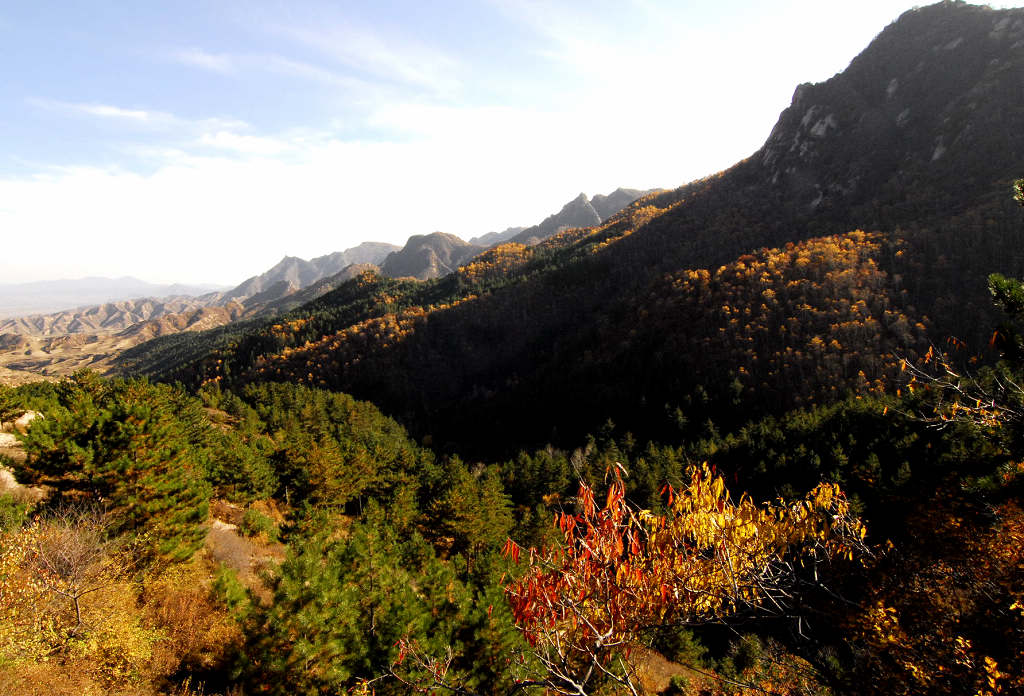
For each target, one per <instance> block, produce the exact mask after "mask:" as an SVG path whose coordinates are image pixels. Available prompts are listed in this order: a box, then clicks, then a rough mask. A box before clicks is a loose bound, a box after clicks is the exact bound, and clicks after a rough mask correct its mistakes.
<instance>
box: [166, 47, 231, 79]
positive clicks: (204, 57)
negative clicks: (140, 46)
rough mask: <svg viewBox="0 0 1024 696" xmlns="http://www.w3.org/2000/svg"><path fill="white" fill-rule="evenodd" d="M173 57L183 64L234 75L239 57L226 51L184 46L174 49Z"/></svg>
mask: <svg viewBox="0 0 1024 696" xmlns="http://www.w3.org/2000/svg"><path fill="white" fill-rule="evenodd" d="M171 58H173V59H174V60H175V61H177V62H179V63H182V64H183V65H188V66H191V67H194V68H201V69H202V70H207V71H209V72H215V73H220V74H222V75H232V74H234V73H235V72H237V69H238V65H237V63H238V59H237V57H235V56H231V55H228V54H226V53H210V52H208V51H204V50H202V49H201V48H183V49H180V50H177V51H174V52H173V53H172V54H171Z"/></svg>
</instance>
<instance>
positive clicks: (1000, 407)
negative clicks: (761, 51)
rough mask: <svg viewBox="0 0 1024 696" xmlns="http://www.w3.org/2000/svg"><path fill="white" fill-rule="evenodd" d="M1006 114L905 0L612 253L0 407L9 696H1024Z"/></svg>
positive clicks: (503, 275) (942, 16)
mask: <svg viewBox="0 0 1024 696" xmlns="http://www.w3.org/2000/svg"><path fill="white" fill-rule="evenodd" d="M1021 90H1024V10H999V11H997V10H991V9H988V8H981V7H974V6H969V5H964V4H962V3H941V4H939V5H934V6H931V7H926V8H921V9H916V10H912V11H910V12H908V13H906V14H905V15H904V16H903V17H901V18H900V19H899V20H898V21H897V22H895V23H894V24H892V25H890V26H889V27H887V28H886V29H885V30H884V31H883V32H882V33H881V34H880V35H879V36H878V38H877V39H876V40H875V41H874V42H872V44H871V45H870V46H869V47H868V48H867V50H865V52H864V53H863V54H861V55H860V56H858V57H857V58H856V59H855V60H854V61H853V62H852V63H851V65H850V67H849V68H848V69H847V70H846V71H845V72H843V73H841V74H839V75H837V76H836V77H834V78H832V79H831V80H829V81H827V82H825V83H822V84H819V85H803V86H801V87H800V88H798V90H797V92H796V94H795V95H794V98H793V104H792V106H790V108H789V109H787V110H786V111H785V112H784V113H783V114H782V116H781V117H780V120H779V123H778V125H777V126H776V128H775V130H774V131H773V133H772V135H771V136H770V138H769V139H768V142H767V143H766V144H765V146H764V147H763V148H762V149H761V150H760V151H758V152H757V153H755V154H754V155H753V156H752V157H750V158H749V159H747V160H744V161H743V162H740V163H739V164H737V165H736V166H735V167H733V168H731V169H729V170H727V171H725V172H722V173H720V174H718V175H715V176H712V177H709V178H707V179H704V180H700V181H696V182H693V183H691V184H688V185H687V186H684V187H682V188H680V189H677V190H674V191H667V192H658V193H652V194H649V195H646V196H644V197H642V198H640V199H639V200H637V201H635V202H633V203H632V204H631V205H629V206H627V207H626V208H624V209H623V210H621V211H620V212H618V213H616V214H615V215H613V216H612V217H610V218H609V219H606V220H604V221H603V222H601V223H600V224H598V225H596V226H593V227H584V228H573V229H566V230H562V231H561V232H559V233H557V234H555V235H553V236H551V237H548V238H547V239H544V240H543V241H541V242H540V243H538V244H535V245H526V244H521V243H518V242H516V241H509V242H506V243H504V244H500V245H498V246H496V247H494V248H492V249H490V250H488V251H486V252H485V253H483V254H481V255H480V256H477V257H476V258H474V259H473V260H471V261H470V262H467V263H465V264H464V265H462V266H460V267H458V268H457V269H456V270H455V271H454V272H452V273H449V274H448V275H446V276H443V277H440V278H436V279H430V280H426V281H418V280H414V279H410V278H405V279H394V278H388V277H385V276H382V275H379V274H377V273H374V272H372V271H367V272H364V273H361V274H360V275H359V276H358V277H356V278H353V279H352V280H351V281H349V282H346V283H343V284H341V285H339V286H337V287H335V288H333V289H331V290H330V291H328V292H325V293H323V294H321V295H319V296H317V297H315V298H313V299H312V300H311V301H310V302H308V303H307V304H305V305H303V306H301V307H298V308H295V309H293V310H290V311H288V312H286V313H283V314H281V315H278V316H275V317H273V318H272V319H267V320H260V319H253V320H249V321H247V322H244V323H238V324H232V325H229V326H223V327H219V328H217V329H214V330H212V331H209V332H203V333H200V334H196V335H193V336H190V337H189V338H187V339H185V338H182V335H176V336H169V337H166V338H164V339H160V340H157V341H153V342H150V343H147V344H144V345H142V346H138V347H136V348H134V349H132V350H129V351H127V352H126V353H125V354H124V355H123V359H122V362H121V368H122V370H123V371H124V372H126V373H131V374H133V375H134V376H129V377H124V378H119V379H106V378H102V377H99V376H97V375H95V374H93V373H90V372H85V371H83V372H80V373H77V374H76V375H75V376H74V377H73V378H70V379H65V380H63V381H61V382H59V383H51V384H46V383H35V384H29V385H25V386H20V387H18V388H0V426H2V429H3V430H4V432H3V433H0V434H2V435H3V439H2V441H0V447H2V449H0V464H3V466H4V467H6V469H9V471H10V473H11V474H12V476H13V477H12V476H11V475H8V472H7V471H4V472H0V473H2V476H0V486H2V488H0V693H3V694H8V693H9V694H11V695H12V696H27V695H28V694H38V693H47V694H54V695H58V694H124V695H125V696H128V695H129V694H131V695H142V696H149V695H156V694H161V695H163V694H166V695H168V696H171V695H173V696H200V694H207V695H213V694H218V695H223V696H240V695H243V694H281V695H284V694H289V695H290V694H309V695H313V694H332V695H334V694H336V695H340V694H350V693H361V694H370V693H373V694H379V695H382V696H384V695H389V694H395V695H398V694H402V695H405V694H413V693H436V694H442V693H451V694H459V695H461V696H474V695H478V696H498V695H502V696H505V695H508V696H511V695H512V694H519V693H536V694H557V695H562V696H565V695H569V694H572V695H574V696H608V695H613V694H614V695H618V694H629V695H630V696H640V695H641V694H654V693H660V694H675V695H681V694H686V695H692V696H697V695H701V696H703V695H712V696H717V695H719V694H721V695H726V694H730V695H731V694H786V695H790V694H792V695H797V694H801V695H806V694H812V695H815V696H828V695H832V696H837V695H840V694H851V695H852V694H886V695H888V694H908V695H909V694H932V693H934V694H984V695H985V696H989V695H992V696H994V695H995V694H1012V693H1021V692H1024V650H1022V646H1024V501H1022V493H1024V464H1022V462H1024V389H1022V387H1021V385H1024V284H1022V283H1021V281H1020V280H1019V278H1024V255H1022V252H1021V249H1024V215H1022V210H1024V179H1020V176H1021V175H1022V173H1024V171H1022V166H1021V162H1024V157H1022V155H1024V152H1022V148H1024V140H1022V137H1024V108H1022V105H1024V98H1022V97H1024V94H1021ZM140 375H141V376H140ZM151 379H152V380H153V381H150V380H151ZM23 414H25V415H23ZM33 415H35V416H36V417H35V418H34V419H33V418H32V416H33ZM19 417H20V418H19ZM15 479H16V482H15Z"/></svg>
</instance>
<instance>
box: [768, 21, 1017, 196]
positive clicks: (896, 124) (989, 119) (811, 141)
mask: <svg viewBox="0 0 1024 696" xmlns="http://www.w3.org/2000/svg"><path fill="white" fill-rule="evenodd" d="M1021 104H1024V10H1007V11H1001V12H996V11H993V10H991V9H988V8H985V7H976V6H972V5H963V4H958V3H948V4H940V5H933V6H930V7H925V8H921V9H915V10H910V11H908V12H906V13H905V14H904V15H903V16H902V17H900V19H899V20H898V21H897V22H894V23H893V24H891V25H890V26H889V27H887V28H886V29H885V30H884V31H882V33H881V34H879V35H878V37H877V38H876V39H875V40H874V41H873V42H872V43H871V45H870V46H869V47H868V48H867V49H866V50H865V51H864V52H863V53H861V54H860V55H859V56H857V58H856V59H854V60H853V62H852V63H851V64H850V66H849V68H848V69H847V70H846V71H845V72H843V73H841V74H840V75H837V76H836V77H834V78H832V79H831V80H828V81H827V82H823V83H821V84H815V85H812V84H803V85H800V86H799V87H797V89H796V92H795V93H794V95H793V101H792V104H791V105H790V107H789V108H788V109H786V110H785V111H784V112H783V113H782V115H781V117H780V118H779V121H778V123H777V125H776V126H775V128H774V130H773V131H772V134H771V136H770V137H769V138H768V141H767V142H766V143H765V145H764V147H763V148H762V149H761V151H760V152H759V153H757V154H756V155H755V156H754V158H753V162H754V164H755V165H756V166H757V168H758V169H759V170H760V172H759V174H760V175H761V176H764V177H766V178H767V179H768V180H769V181H770V182H771V183H772V185H773V186H774V187H775V188H776V190H778V191H779V192H781V193H783V194H784V195H785V196H787V197H789V198H792V199H794V200H795V201H797V202H798V203H799V204H800V205H802V206H804V207H806V208H807V209H812V210H814V209H819V208H820V209H824V210H827V209H829V208H835V207H837V206H839V207H842V206H845V205H846V204H848V203H855V202H857V201H858V200H861V199H864V198H865V197H873V196H876V195H879V194H882V195H886V196H891V195H894V194H895V193H896V192H897V190H898V188H899V187H900V186H901V185H906V184H907V183H909V182H912V181H913V182H915V183H918V182H925V183H926V184H927V185H932V186H937V187H940V188H941V189H943V190H946V191H948V192H949V193H950V194H951V195H955V194H956V193H957V191H958V190H959V188H960V187H961V186H963V185H965V184H966V185H968V186H970V185H971V184H972V183H973V182H975V181H977V180H978V179H979V178H984V179H990V178H991V174H990V173H991V172H993V171H1003V172H1005V173H1006V175H1007V176H1009V175H1011V174H1012V173H1013V172H1018V173H1020V170H1021V168H1022V165H1021V161H1020V158H1019V155H1020V152H1021V146H1022V143H1024V134H1022V133H1021V132H1020V130H1019V129H1017V128H1013V127H1010V123H1011V121H1012V120H1013V119H1014V117H1015V114H1016V115H1019V112H1020V109H1021V106H1020V105H1021ZM952 162H955V163H956V165H955V166H956V169H957V172H956V174H955V176H950V172H949V170H948V167H949V164H950V163H952ZM979 183H980V182H979Z"/></svg>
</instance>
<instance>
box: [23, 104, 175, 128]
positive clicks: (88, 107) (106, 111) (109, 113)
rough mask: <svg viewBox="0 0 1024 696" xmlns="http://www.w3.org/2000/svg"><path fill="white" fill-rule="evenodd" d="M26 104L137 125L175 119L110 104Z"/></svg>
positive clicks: (156, 112)
mask: <svg viewBox="0 0 1024 696" xmlns="http://www.w3.org/2000/svg"><path fill="white" fill-rule="evenodd" d="M27 101H28V103H29V104H31V105H33V106H36V107H38V108H41V109H46V110H47V111H58V112H63V113H66V114H72V115H80V116H95V117H97V118H105V119H118V120H122V121H135V122H137V123H148V124H160V123H164V124H166V123H172V122H174V121H175V118H174V117H173V116H171V115H170V114H166V113H163V112H160V111H147V110H144V109H125V108H122V107H119V106H112V105H110V104H96V103H79V102H66V101H59V100H57V99H43V98H40V97H29V98H28V100H27Z"/></svg>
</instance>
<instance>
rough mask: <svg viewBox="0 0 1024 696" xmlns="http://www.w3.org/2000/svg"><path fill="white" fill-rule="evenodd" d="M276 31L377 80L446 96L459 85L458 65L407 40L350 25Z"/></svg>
mask: <svg viewBox="0 0 1024 696" xmlns="http://www.w3.org/2000/svg"><path fill="white" fill-rule="evenodd" d="M276 31H277V32H278V33H280V34H282V35H284V36H286V37H287V38H289V39H291V40H293V41H295V42H297V43H299V44H300V45H302V46H304V47H306V48H309V49H312V50H315V51H317V52H318V53H320V54H322V55H324V56H327V57H328V58H330V59H331V60H333V61H336V62H337V63H340V64H341V65H344V66H346V67H348V68H349V69H350V70H354V71H356V72H357V73H358V74H360V75H365V76H367V77H372V78H375V79H377V80H386V81H390V82H393V83H398V84H405V85H410V86H415V87H419V88H422V89H428V90H430V91H432V92H435V93H446V94H450V93H453V92H455V91H457V90H458V89H459V88H460V87H461V85H462V83H461V80H460V78H459V76H458V73H459V71H460V67H461V66H460V63H459V61H458V60H457V59H455V58H454V57H452V56H450V55H448V54H447V53H445V52H443V51H440V50H437V49H435V48H432V47H430V46H427V45H425V44H422V43H420V42H418V41H415V40H410V39H408V38H402V39H398V38H385V37H383V36H381V35H380V34H377V33H375V32H372V31H369V30H360V29H356V28H354V27H352V26H346V25H337V26H327V27H323V26H321V27H302V26H292V27H284V28H277V29H276Z"/></svg>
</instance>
